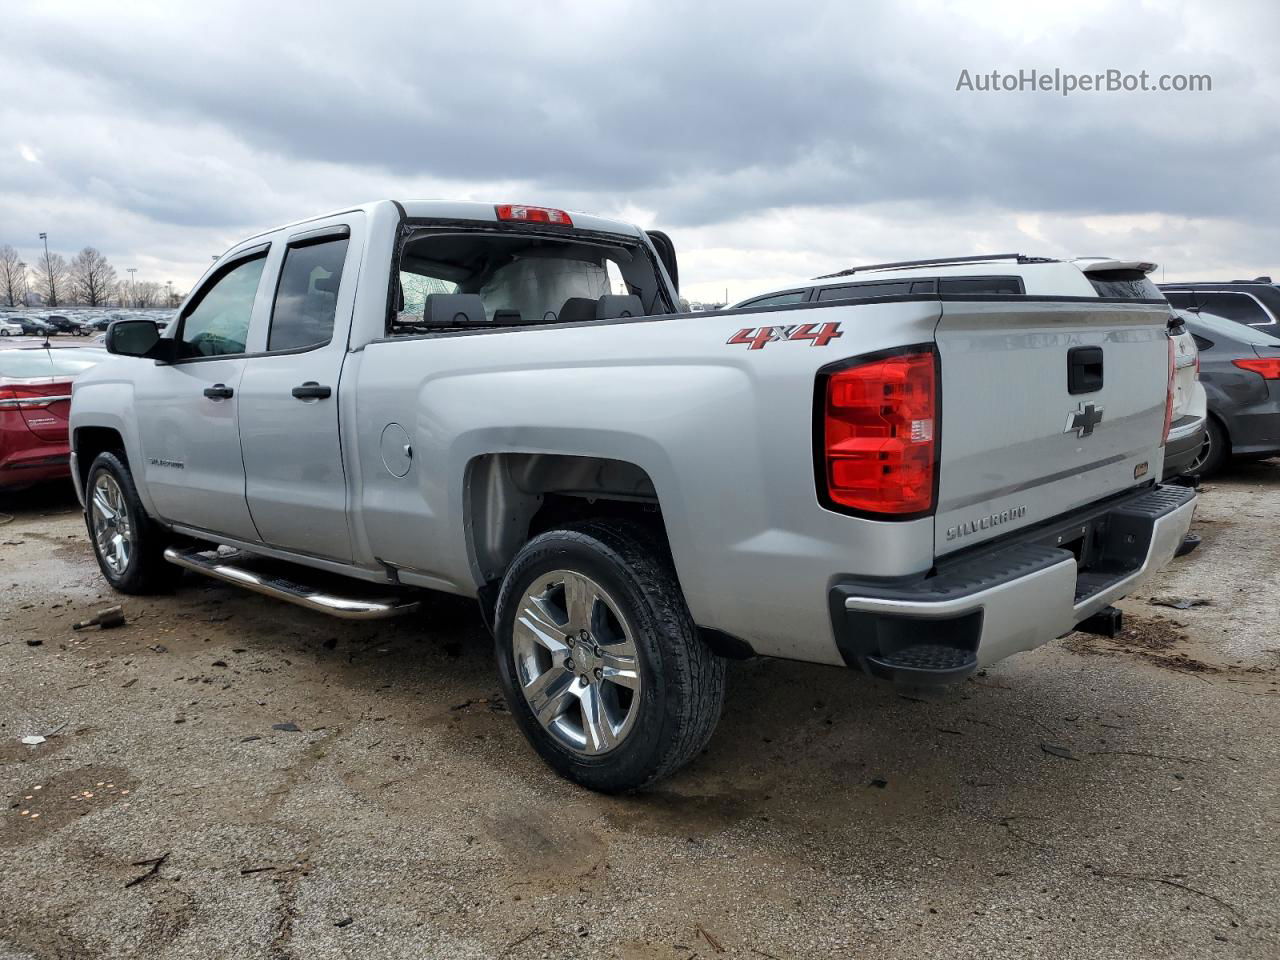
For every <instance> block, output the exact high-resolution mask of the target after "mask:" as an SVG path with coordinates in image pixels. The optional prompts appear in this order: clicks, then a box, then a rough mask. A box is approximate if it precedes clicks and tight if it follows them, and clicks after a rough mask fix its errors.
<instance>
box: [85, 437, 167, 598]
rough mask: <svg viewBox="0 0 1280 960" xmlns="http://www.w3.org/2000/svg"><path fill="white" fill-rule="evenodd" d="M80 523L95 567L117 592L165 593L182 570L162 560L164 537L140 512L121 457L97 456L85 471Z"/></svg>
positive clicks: (134, 490)
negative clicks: (85, 531) (87, 536)
mask: <svg viewBox="0 0 1280 960" xmlns="http://www.w3.org/2000/svg"><path fill="white" fill-rule="evenodd" d="M84 500H85V508H84V518H85V525H86V526H87V527H88V528H89V539H90V540H91V541H92V543H93V553H94V556H95V557H97V560H98V568H99V569H100V570H101V571H102V575H103V576H104V577H106V579H107V582H108V583H110V584H111V586H112V587H114V588H115V589H116V590H119V591H120V592H121V593H138V594H146V593H165V592H168V591H169V590H172V589H173V588H174V587H175V586H176V585H177V583H178V580H179V579H181V577H182V568H181V567H178V566H175V565H173V564H172V563H169V562H168V561H167V560H165V559H164V549H165V546H166V545H167V539H168V537H167V535H166V533H165V530H164V528H163V527H161V526H160V525H159V524H157V523H156V522H155V521H154V520H152V519H151V518H150V517H149V516H147V512H146V510H144V509H143V507H142V501H141V500H140V499H138V490H137V487H135V486H134V483H133V475H132V474H131V473H130V472H129V467H128V466H127V465H126V464H125V462H124V460H123V459H122V457H121V455H119V454H117V453H112V452H107V453H100V454H98V456H97V457H96V458H95V459H94V461H93V464H92V465H91V466H90V467H89V476H88V479H87V481H86V483H85V491H84Z"/></svg>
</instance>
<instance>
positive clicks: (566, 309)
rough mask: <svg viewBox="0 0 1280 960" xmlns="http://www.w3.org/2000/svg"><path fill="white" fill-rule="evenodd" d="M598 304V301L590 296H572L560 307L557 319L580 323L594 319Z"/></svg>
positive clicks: (563, 321)
mask: <svg viewBox="0 0 1280 960" xmlns="http://www.w3.org/2000/svg"><path fill="white" fill-rule="evenodd" d="M597 306H598V304H597V302H596V301H595V300H592V299H591V298H590V297H570V298H569V299H568V300H566V301H565V302H564V306H563V307H561V308H560V315H559V316H558V317H557V318H556V319H557V320H559V321H560V322H561V323H580V322H581V321H583V320H594V319H595V318H596V307H597Z"/></svg>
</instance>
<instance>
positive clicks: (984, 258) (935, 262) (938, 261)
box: [814, 253, 1057, 280]
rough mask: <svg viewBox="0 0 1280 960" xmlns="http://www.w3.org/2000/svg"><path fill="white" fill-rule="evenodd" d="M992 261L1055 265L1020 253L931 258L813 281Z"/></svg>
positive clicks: (854, 269)
mask: <svg viewBox="0 0 1280 960" xmlns="http://www.w3.org/2000/svg"><path fill="white" fill-rule="evenodd" d="M992 260H1016V261H1017V262H1018V263H1056V262H1057V261H1055V260H1054V259H1053V258H1052V257H1027V256H1024V255H1023V254H1021V253H982V254H976V255H974V256H971V257H933V258H930V259H928V260H899V261H898V262H897V263H869V264H866V265H865V266H861V267H850V268H849V269H848V270H840V271H838V272H837V273H827V274H823V275H822V276H820V277H814V279H815V280H830V279H832V278H833V277H848V276H852V275H853V274H855V273H861V272H863V271H864V270H896V269H898V268H899V267H934V266H945V265H948V264H954V263H987V262H989V261H992Z"/></svg>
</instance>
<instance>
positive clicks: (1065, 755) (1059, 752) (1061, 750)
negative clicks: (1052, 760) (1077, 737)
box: [1040, 743, 1077, 760]
mask: <svg viewBox="0 0 1280 960" xmlns="http://www.w3.org/2000/svg"><path fill="white" fill-rule="evenodd" d="M1040 749H1041V750H1043V751H1044V752H1045V753H1049V754H1052V755H1053V756H1055V757H1061V758H1062V759H1063V760H1075V759H1077V757H1076V755H1075V754H1074V753H1072V752H1071V750H1070V749H1069V748H1068V747H1062V746H1059V745H1058V744H1056V743H1042V744H1040Z"/></svg>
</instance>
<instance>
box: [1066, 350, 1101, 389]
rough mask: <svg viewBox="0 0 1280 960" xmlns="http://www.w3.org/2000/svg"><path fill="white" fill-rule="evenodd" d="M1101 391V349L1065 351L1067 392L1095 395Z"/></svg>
mask: <svg viewBox="0 0 1280 960" xmlns="http://www.w3.org/2000/svg"><path fill="white" fill-rule="evenodd" d="M1101 389H1102V348H1101V347H1072V348H1071V349H1070V350H1068V351H1067V392H1068V393H1070V394H1073V395H1074V394H1077V393H1097V392H1098V391H1099V390H1101Z"/></svg>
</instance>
